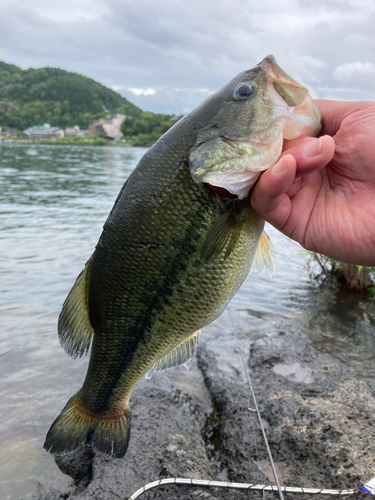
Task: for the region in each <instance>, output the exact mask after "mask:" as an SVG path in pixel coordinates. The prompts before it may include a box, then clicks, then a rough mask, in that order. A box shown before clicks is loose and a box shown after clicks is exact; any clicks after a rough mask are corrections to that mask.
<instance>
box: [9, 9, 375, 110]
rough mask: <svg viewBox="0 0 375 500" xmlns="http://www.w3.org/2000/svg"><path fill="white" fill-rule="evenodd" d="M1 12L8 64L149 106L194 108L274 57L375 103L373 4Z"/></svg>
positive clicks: (315, 82)
mask: <svg viewBox="0 0 375 500" xmlns="http://www.w3.org/2000/svg"><path fill="white" fill-rule="evenodd" d="M0 8H1V15H0V59H1V60H6V61H7V62H11V63H14V64H17V65H20V66H21V67H23V68H27V67H30V66H32V67H41V66H46V65H49V66H58V67H62V68H64V69H67V70H70V71H78V72H79V73H83V74H85V75H87V76H90V77H92V78H95V79H96V80H98V81H100V82H101V83H103V84H105V85H107V86H109V87H111V88H115V89H117V90H118V91H120V92H121V93H123V94H124V95H125V96H126V97H128V98H129V99H130V100H133V102H134V103H135V104H137V105H138V106H140V107H141V108H143V109H151V108H148V106H152V107H153V108H152V109H155V110H156V109H157V110H159V111H161V110H162V109H164V110H165V112H169V111H172V112H175V113H179V112H180V111H181V110H182V109H188V108H190V109H191V107H194V106H196V105H197V104H198V103H199V102H200V101H201V100H202V99H203V98H204V97H205V95H208V93H210V92H212V91H215V90H217V89H219V88H221V87H222V86H223V85H225V84H226V83H227V82H228V81H229V80H230V79H232V78H233V77H234V76H235V75H236V74H238V73H239V72H241V71H243V70H244V69H249V68H251V67H253V66H254V65H255V64H257V63H258V62H259V61H260V60H261V59H263V57H264V56H266V55H267V54H269V53H273V54H274V55H275V56H276V59H277V60H278V62H279V64H280V65H281V67H282V68H283V69H284V70H285V71H286V72H287V73H289V74H290V75H291V76H292V77H293V78H295V79H296V80H297V81H300V82H301V83H303V84H304V85H305V86H307V87H308V88H311V89H315V90H312V92H314V93H315V94H317V95H320V96H322V94H319V93H320V92H321V91H320V90H319V89H320V88H330V89H334V88H335V87H343V85H342V83H343V82H344V83H345V82H347V81H348V80H347V79H346V76H345V75H348V74H349V73H350V74H352V75H353V76H352V77H351V78H352V80H350V81H351V82H352V81H353V78H357V77H358V75H359V76H360V78H357V80H358V81H357V82H356V84H355V86H356V88H357V89H358V91H360V90H361V89H365V90H366V95H367V96H370V97H371V98H372V99H375V88H374V86H373V84H372V82H370V78H369V76H371V75H372V74H373V73H372V69H371V68H372V67H373V66H374V65H375V40H374V37H373V26H374V24H375V3H374V2H373V0H357V1H356V2H352V0H330V2H327V1H326V0H279V1H278V2H275V1H274V0H263V1H262V2H257V3H255V2H244V1H243V0H189V2H186V1H185V0H164V1H163V2H155V1H154V0H137V2H134V1H133V0H106V2H102V1H100V0H65V1H64V2H63V3H59V2H52V3H51V2H50V1H49V0H40V2H36V3H30V2H29V1H26V0H19V1H17V2H14V0H3V1H2V3H1V7H0ZM352 61H357V63H353V62H352ZM358 61H366V62H362V63H360V62H359V63H358ZM353 64H357V66H356V67H355V68H354V67H353V66H352V65H353ZM358 64H359V65H362V66H358ZM348 65H349V66H348ZM350 65H351V66H350ZM363 65H364V66H363ZM366 65H369V66H366ZM353 68H354V69H353ZM368 68H370V69H368ZM366 71H367V72H366ZM354 75H355V76H354ZM344 86H346V85H344ZM128 89H138V90H139V92H138V90H137V92H138V95H137V94H136V93H133V92H131V91H130V90H128ZM148 89H155V93H154V94H149V93H147V90H148ZM176 89H177V90H176ZM178 89H180V90H178ZM198 89H204V92H199V90H198ZM322 93H323V94H324V92H323V91H322Z"/></svg>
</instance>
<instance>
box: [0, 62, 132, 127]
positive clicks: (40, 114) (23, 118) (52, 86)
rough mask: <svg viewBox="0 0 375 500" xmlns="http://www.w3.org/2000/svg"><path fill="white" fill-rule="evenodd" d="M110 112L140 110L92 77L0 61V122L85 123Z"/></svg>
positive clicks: (6, 124) (16, 124)
mask: <svg viewBox="0 0 375 500" xmlns="http://www.w3.org/2000/svg"><path fill="white" fill-rule="evenodd" d="M108 112H110V113H124V114H126V115H128V116H132V117H134V118H135V117H138V116H140V114H141V112H142V111H141V110H140V109H139V108H137V106H135V105H134V104H132V103H131V102H129V101H128V100H127V99H125V97H122V96H121V95H120V94H118V93H117V92H115V91H114V90H111V89H109V88H107V87H104V86H103V85H101V84H100V83H98V82H96V81H95V80H93V79H91V78H88V77H86V76H83V75H80V74H78V73H72V72H70V71H65V70H63V69H59V68H49V67H47V68H39V69H34V68H29V69H27V70H22V69H21V68H19V67H18V66H15V65H14V64H7V63H4V62H1V61H0V126H1V127H11V128H17V129H19V130H24V129H26V128H27V127H30V126H32V125H43V123H50V124H51V125H52V126H57V127H67V126H73V125H79V126H80V127H81V128H87V127H88V125H89V123H90V122H92V121H94V120H97V119H99V118H103V117H105V116H106V115H107V114H108Z"/></svg>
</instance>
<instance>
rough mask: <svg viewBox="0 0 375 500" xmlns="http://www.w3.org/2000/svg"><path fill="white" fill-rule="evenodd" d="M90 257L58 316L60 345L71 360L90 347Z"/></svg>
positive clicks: (91, 328)
mask: <svg viewBox="0 0 375 500" xmlns="http://www.w3.org/2000/svg"><path fill="white" fill-rule="evenodd" d="M90 269H91V257H90V259H89V260H88V261H87V263H86V266H85V269H84V270H83V271H82V272H81V274H80V275H79V276H78V278H77V280H76V282H75V283H74V285H73V288H72V289H71V290H70V292H69V295H68V296H67V298H66V299H65V302H64V304H63V306H62V310H61V313H60V316H59V322H58V333H59V340H60V344H61V345H62V347H63V348H64V350H65V352H66V353H67V354H68V355H69V356H71V357H72V358H77V357H78V356H79V357H81V356H82V354H84V353H85V352H87V351H88V350H89V347H90V342H91V338H92V335H93V333H94V329H93V327H92V325H91V322H90V316H89V288H90Z"/></svg>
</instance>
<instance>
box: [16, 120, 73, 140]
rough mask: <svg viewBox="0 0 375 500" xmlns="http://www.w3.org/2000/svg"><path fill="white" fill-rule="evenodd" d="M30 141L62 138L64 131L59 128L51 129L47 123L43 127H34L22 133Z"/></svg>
mask: <svg viewBox="0 0 375 500" xmlns="http://www.w3.org/2000/svg"><path fill="white" fill-rule="evenodd" d="M23 132H24V134H25V135H27V136H28V137H30V139H57V138H60V137H64V131H63V130H61V129H60V128H59V127H51V125H50V124H49V123H45V124H44V125H43V126H39V125H35V126H33V127H29V128H27V129H26V130H24V131H23Z"/></svg>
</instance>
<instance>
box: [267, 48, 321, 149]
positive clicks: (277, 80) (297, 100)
mask: <svg viewBox="0 0 375 500" xmlns="http://www.w3.org/2000/svg"><path fill="white" fill-rule="evenodd" d="M259 66H260V68H261V69H262V70H263V72H264V74H265V76H266V78H267V84H266V85H265V88H264V90H263V102H264V103H265V104H272V105H274V106H275V105H276V106H280V107H283V108H284V109H283V110H282V111H283V112H282V114H283V117H284V119H285V126H284V130H283V139H287V140H291V139H296V138H297V137H299V136H300V135H309V136H313V137H314V136H315V137H317V136H319V134H320V133H321V131H322V127H323V125H322V115H321V112H320V109H319V107H318V106H317V104H316V102H315V101H314V99H313V98H312V97H311V96H310V94H309V91H308V89H307V88H306V87H304V86H303V85H301V84H300V83H298V82H296V81H295V80H294V79H293V78H292V77H291V76H289V75H288V74H287V73H285V71H284V70H283V69H281V68H280V66H279V65H278V64H277V61H276V59H275V57H274V56H273V55H269V56H267V57H265V58H264V59H263V60H262V61H261V62H260V63H259Z"/></svg>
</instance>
